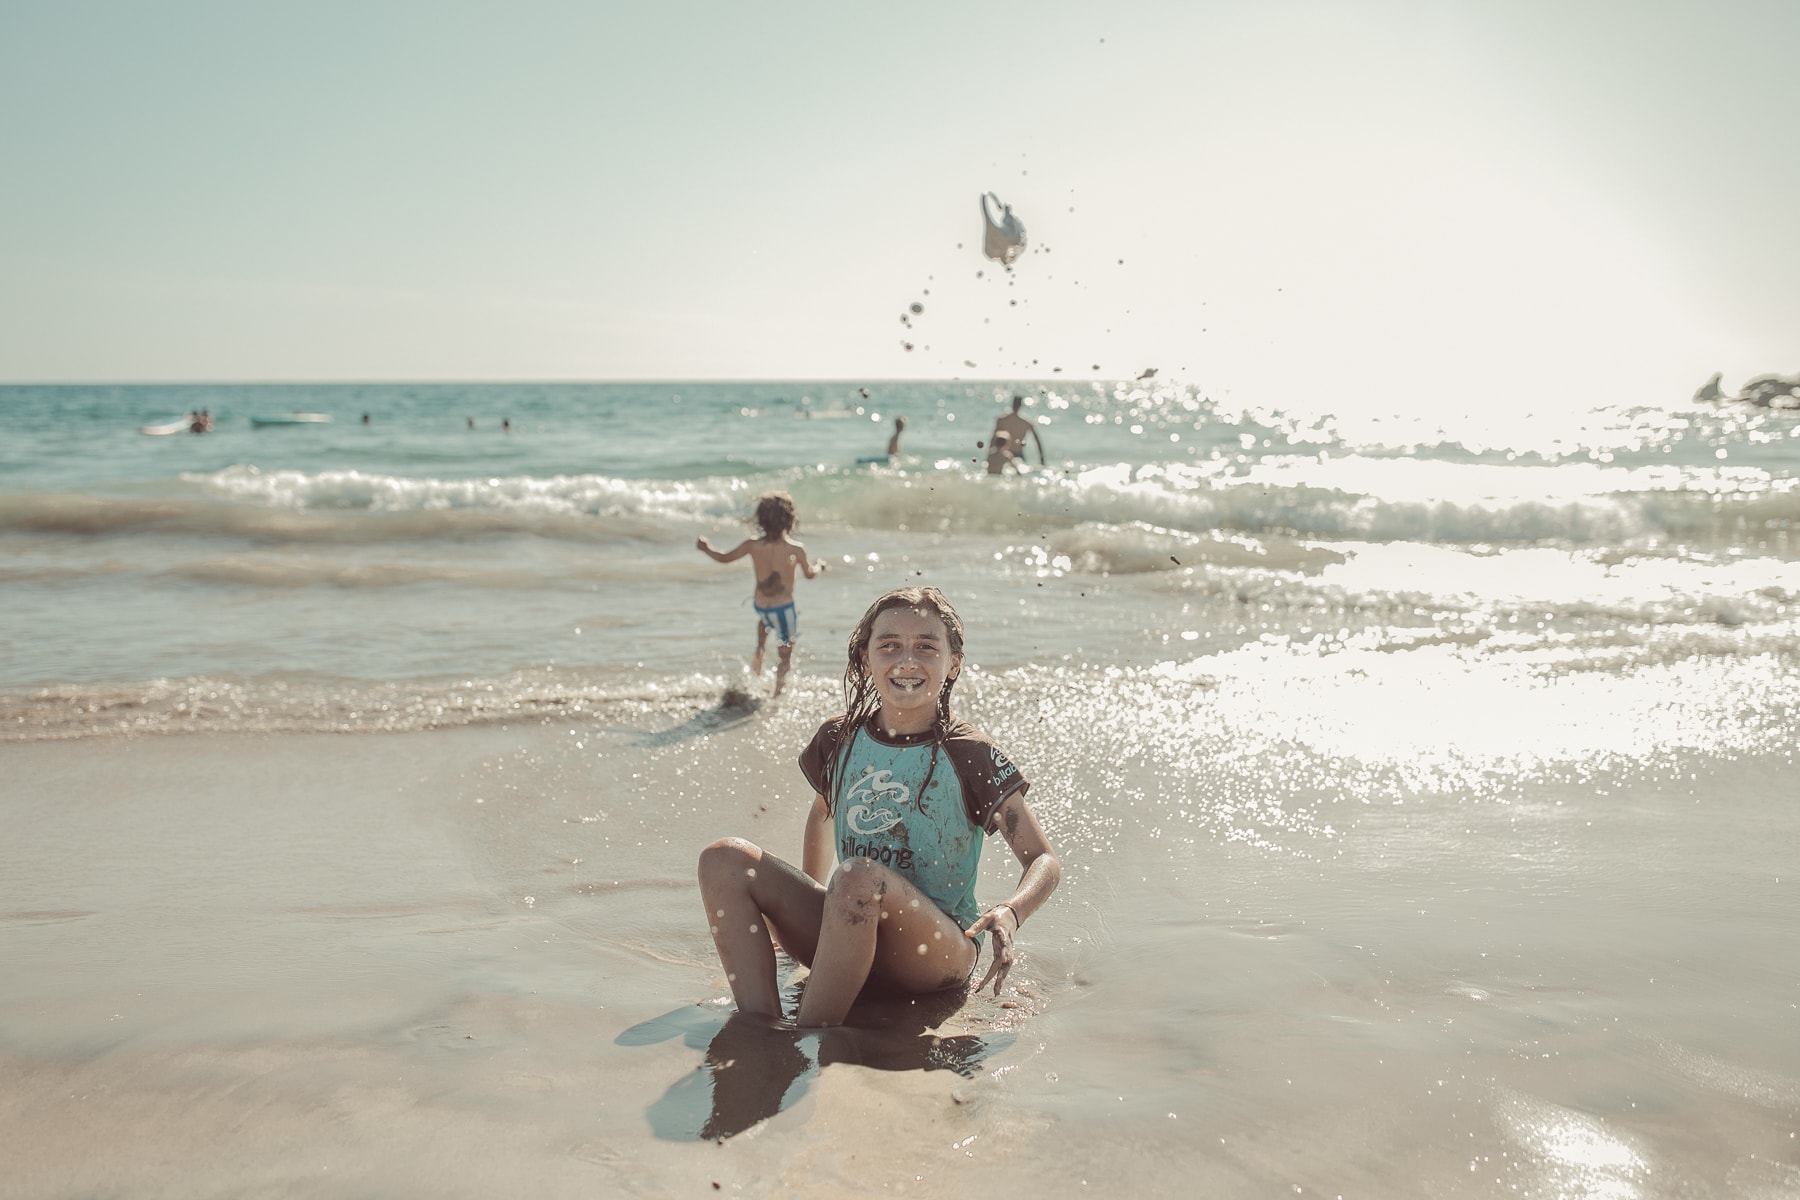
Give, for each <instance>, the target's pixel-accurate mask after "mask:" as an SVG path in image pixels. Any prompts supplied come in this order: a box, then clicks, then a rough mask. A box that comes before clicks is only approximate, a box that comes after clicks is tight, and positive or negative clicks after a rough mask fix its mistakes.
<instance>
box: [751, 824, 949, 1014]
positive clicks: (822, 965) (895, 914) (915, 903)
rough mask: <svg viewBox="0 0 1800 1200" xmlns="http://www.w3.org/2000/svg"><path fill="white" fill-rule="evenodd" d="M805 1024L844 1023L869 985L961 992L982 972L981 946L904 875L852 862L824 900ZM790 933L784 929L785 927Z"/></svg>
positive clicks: (835, 875) (844, 866) (803, 1005)
mask: <svg viewBox="0 0 1800 1200" xmlns="http://www.w3.org/2000/svg"><path fill="white" fill-rule="evenodd" d="M822 901H823V903H822V909H823V911H822V923H821V925H820V926H819V938H818V946H817V948H816V951H815V952H814V954H813V958H812V974H811V975H810V976H809V977H808V978H807V981H806V994H805V995H804V996H803V997H801V1000H800V1016H799V1022H800V1024H802V1025H838V1024H842V1022H843V1020H844V1016H845V1014H846V1013H848V1012H849V1011H850V1005H851V1004H852V1003H854V1002H855V1000H856V996H857V993H858V992H860V991H862V989H863V985H864V984H865V983H867V982H868V981H869V980H870V979H875V980H877V981H879V982H881V983H884V984H887V985H888V986H890V987H893V988H895V989H897V990H900V991H906V992H937V991H942V990H943V989H945V988H949V987H955V986H956V985H958V984H960V983H963V982H964V981H966V980H967V979H968V977H969V972H970V971H971V970H972V969H973V968H974V966H975V942H974V940H973V939H971V938H967V937H964V936H963V931H962V930H961V929H959V928H958V927H957V924H956V922H955V921H953V920H951V919H950V918H949V917H948V916H947V915H945V914H944V912H943V911H942V910H940V909H939V908H938V906H937V905H936V904H934V903H932V901H931V899H930V897H928V896H926V895H925V894H924V893H923V892H921V891H920V890H919V889H918V888H916V887H914V886H913V885H912V883H910V882H909V881H908V880H907V879H906V878H905V877H904V876H902V875H898V874H896V873H895V872H893V871H891V870H889V869H888V868H886V867H884V866H882V865H880V864H879V863H871V862H869V861H868V860H866V859H859V858H853V859H851V860H849V861H848V862H846V863H844V864H842V865H841V866H839V867H838V869H837V870H836V871H835V872H833V873H832V876H831V883H830V885H829V886H828V887H827V888H826V889H825V891H824V893H823V895H822ZM784 928H785V927H784Z"/></svg>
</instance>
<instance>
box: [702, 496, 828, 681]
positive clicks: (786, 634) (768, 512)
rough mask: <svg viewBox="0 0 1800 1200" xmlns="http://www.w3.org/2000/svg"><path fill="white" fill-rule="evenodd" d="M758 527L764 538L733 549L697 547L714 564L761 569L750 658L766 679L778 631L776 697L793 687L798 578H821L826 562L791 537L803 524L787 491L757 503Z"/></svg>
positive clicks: (753, 600)
mask: <svg viewBox="0 0 1800 1200" xmlns="http://www.w3.org/2000/svg"><path fill="white" fill-rule="evenodd" d="M755 520H756V526H757V529H758V531H759V532H760V533H761V535H762V536H760V537H755V538H749V539H747V540H745V541H743V542H740V543H739V544H738V545H737V547H736V548H735V549H732V550H724V551H721V550H715V549H713V547H712V545H711V543H709V542H708V541H707V540H706V539H705V538H700V539H698V540H696V541H695V542H694V546H695V547H696V548H697V549H699V550H700V551H701V552H702V553H704V554H707V555H710V556H711V557H712V559H713V561H714V562H722V563H726V562H736V561H737V560H738V559H740V558H742V557H744V556H745V555H746V554H748V555H749V556H750V565H751V566H753V567H754V568H756V591H755V593H754V595H753V596H752V597H751V603H752V604H753V605H754V607H755V608H756V654H755V655H754V656H753V657H752V658H751V659H750V671H751V673H752V674H754V675H761V674H762V669H763V652H764V651H765V650H766V649H767V648H768V643H769V634H770V633H771V632H773V633H774V634H775V636H776V639H777V640H778V641H779V642H780V646H779V648H778V650H777V654H778V655H779V656H780V665H779V666H778V667H776V669H775V694H776V695H777V696H779V695H781V688H782V685H783V684H785V683H786V682H787V673H788V668H789V667H790V666H792V665H793V657H794V639H796V638H797V637H799V636H800V617H799V614H798V613H797V612H796V611H795V610H794V573H795V572H796V571H798V572H801V573H803V574H804V575H805V576H806V577H807V578H808V579H814V578H816V577H817V576H818V575H819V573H820V572H821V571H823V570H824V569H825V564H824V563H819V564H818V565H817V566H814V565H813V564H812V563H811V562H810V561H809V560H808V559H807V557H806V547H805V546H802V545H801V544H800V543H799V542H796V541H795V540H794V539H793V538H791V537H789V536H788V535H789V534H790V533H792V532H793V531H794V530H795V529H797V528H798V527H799V525H800V519H799V517H798V516H797V515H796V514H795V511H794V498H793V497H792V496H790V495H788V494H787V493H786V492H770V493H769V494H768V495H766V496H759V497H757V500H756V518H755Z"/></svg>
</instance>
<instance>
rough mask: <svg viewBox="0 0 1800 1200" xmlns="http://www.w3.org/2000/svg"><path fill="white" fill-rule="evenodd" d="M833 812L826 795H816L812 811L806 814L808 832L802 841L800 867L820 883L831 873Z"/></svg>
mask: <svg viewBox="0 0 1800 1200" xmlns="http://www.w3.org/2000/svg"><path fill="white" fill-rule="evenodd" d="M833 832H834V830H833V822H832V819H831V812H830V810H828V809H827V808H826V807H825V797H824V796H814V797H813V803H812V811H811V812H809V813H807V814H806V833H805V836H804V839H803V841H802V842H801V849H800V867H801V869H802V870H804V871H805V872H806V873H807V874H808V875H810V876H812V877H813V878H814V879H815V880H817V881H818V882H819V883H824V882H825V877H826V876H827V875H829V874H831V858H832V854H831V837H832V833H833Z"/></svg>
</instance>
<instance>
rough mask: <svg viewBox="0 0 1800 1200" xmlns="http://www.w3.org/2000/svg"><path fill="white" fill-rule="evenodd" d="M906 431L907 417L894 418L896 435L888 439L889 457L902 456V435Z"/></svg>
mask: <svg viewBox="0 0 1800 1200" xmlns="http://www.w3.org/2000/svg"><path fill="white" fill-rule="evenodd" d="M905 432H906V418H905V417H895V418H894V436H893V437H891V438H889V439H888V457H889V458H899V457H900V435H901V434H903V433H905Z"/></svg>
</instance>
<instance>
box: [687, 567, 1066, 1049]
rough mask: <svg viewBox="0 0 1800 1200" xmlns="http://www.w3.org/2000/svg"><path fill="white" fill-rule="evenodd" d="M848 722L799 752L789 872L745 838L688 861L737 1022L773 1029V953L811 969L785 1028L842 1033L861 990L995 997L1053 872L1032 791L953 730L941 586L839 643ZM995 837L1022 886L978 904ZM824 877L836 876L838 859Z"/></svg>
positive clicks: (981, 743)
mask: <svg viewBox="0 0 1800 1200" xmlns="http://www.w3.org/2000/svg"><path fill="white" fill-rule="evenodd" d="M849 652H850V653H849V663H848V665H847V666H846V667H845V669H844V713H843V715H842V716H837V717H833V718H831V719H830V720H828V721H826V722H825V723H824V724H823V725H821V726H819V729H818V732H817V733H815V734H814V735H813V739H812V741H811V742H810V743H809V744H808V745H807V747H806V749H805V750H803V751H802V752H801V754H800V771H801V773H802V774H803V775H805V777H806V782H807V785H808V786H809V787H810V788H811V790H812V791H813V793H814V794H813V802H812V806H811V809H810V811H809V812H808V814H807V817H806V826H805V830H804V837H803V845H802V849H801V861H800V864H799V865H795V864H793V863H789V862H787V861H785V860H783V859H780V858H777V857H775V856H774V855H773V854H770V853H768V852H767V851H765V850H763V849H762V847H760V846H757V845H756V844H755V843H753V842H749V841H746V840H745V839H743V838H737V837H727V838H721V839H719V840H718V841H716V842H713V843H712V844H711V845H709V846H707V847H706V848H705V849H704V850H702V851H701V852H700V864H699V875H700V899H701V901H702V903H704V904H705V906H706V921H707V925H708V926H709V928H710V929H711V930H712V937H713V945H714V946H715V947H716V948H717V950H718V952H719V964H720V966H721V967H723V968H724V972H725V978H726V980H727V982H728V983H729V984H730V986H731V995H732V998H733V999H734V1000H736V1001H737V1007H738V1011H739V1012H741V1013H750V1014H755V1015H758V1016H761V1017H766V1018H777V1019H778V1018H780V1017H781V1016H782V1009H781V992H780V986H779V984H780V981H779V976H778V974H777V962H776V958H775V946H776V944H779V945H780V946H781V948H782V949H783V950H784V951H785V952H786V953H787V954H789V955H791V956H792V957H793V958H795V959H797V960H798V961H800V962H802V963H805V964H806V965H807V966H808V967H810V968H811V969H812V973H811V974H810V975H808V976H807V979H806V990H805V994H804V995H803V996H802V997H801V1000H800V1010H799V1012H798V1013H797V1014H796V1021H797V1023H798V1024H800V1025H803V1026H821V1025H841V1024H843V1022H844V1018H845V1016H846V1015H847V1014H848V1013H849V1011H850V1006H851V1005H852V1004H853V1003H854V1002H855V1000H856V998H857V996H858V994H859V993H861V992H862V991H863V990H864V988H865V987H870V988H875V989H879V990H880V991H882V992H885V993H887V994H889V995H902V996H904V995H914V996H917V995H924V994H929V993H933V992H943V991H948V990H950V989H952V988H967V987H968V986H969V981H970V980H971V979H973V978H974V977H975V969H976V967H977V966H979V965H980V958H981V943H982V940H983V938H984V937H985V936H986V935H988V934H992V935H993V939H994V955H993V963H992V965H991V966H990V967H989V968H988V972H987V974H986V975H984V976H983V977H982V978H981V982H979V983H977V984H976V985H975V987H974V990H975V991H977V992H979V991H980V990H981V989H982V988H984V987H986V986H987V985H988V984H989V983H990V982H991V983H992V984H993V986H994V993H995V995H999V992H1000V988H1001V987H1002V986H1003V985H1004V984H1005V982H1006V976H1007V973H1008V972H1009V971H1010V970H1011V969H1012V966H1013V946H1014V942H1015V940H1016V939H1017V937H1018V934H1019V926H1021V925H1023V924H1024V923H1025V922H1026V921H1028V920H1030V919H1031V915H1032V914H1033V913H1034V912H1036V911H1037V910H1038V909H1039V908H1040V907H1042V905H1043V904H1044V902H1045V901H1047V900H1049V899H1050V893H1051V892H1053V891H1055V890H1056V884H1057V881H1058V880H1059V879H1060V878H1061V876H1062V866H1061V863H1060V862H1059V860H1058V859H1057V856H1056V852H1055V851H1054V850H1053V849H1051V846H1050V842H1049V839H1048V838H1046V837H1045V836H1044V831H1043V829H1042V828H1041V827H1040V826H1039V825H1038V821H1037V818H1036V817H1035V816H1034V815H1033V814H1032V811H1031V809H1030V807H1029V806H1027V805H1026V803H1025V791H1026V788H1027V786H1028V785H1027V783H1026V782H1025V777H1024V776H1023V775H1022V774H1020V773H1019V769H1018V767H1016V766H1014V765H1013V763H1012V760H1011V759H1009V758H1008V757H1007V756H1006V754H1005V753H1004V752H1003V751H1002V750H1001V749H1000V747H998V746H996V745H995V744H994V743H993V741H992V740H990V739H989V738H988V737H987V735H985V734H983V733H982V732H981V731H979V730H977V729H975V728H974V727H973V726H971V725H969V724H968V723H966V722H963V721H958V720H956V719H955V717H954V715H953V714H952V712H951V708H950V691H951V689H952V688H953V687H955V685H956V679H957V676H958V675H960V674H961V673H962V668H963V624H962V621H961V619H960V618H958V617H957V615H956V610H955V609H954V608H952V607H951V606H950V602H949V600H947V599H946V598H945V597H944V594H943V593H942V592H940V591H938V590H937V589H936V588H931V587H918V588H901V589H898V590H896V591H892V592H888V593H886V594H885V595H883V596H880V597H878V598H877V599H876V601H875V603H873V604H871V605H870V606H869V610H868V612H866V613H864V614H863V619H862V620H861V621H860V622H858V624H857V626H856V629H855V630H854V631H853V632H852V633H851V634H850V644H849ZM996 833H997V834H999V835H1001V836H1002V837H1004V838H1005V839H1006V842H1007V845H1008V846H1009V847H1010V848H1011V850H1012V852H1013V856H1014V857H1015V858H1017V859H1018V861H1019V867H1020V874H1019V882H1018V884H1017V885H1016V886H1015V887H1013V888H1012V889H1011V890H1009V891H1007V892H1006V893H1005V896H1006V898H1005V899H1004V900H1001V901H999V902H998V903H993V904H984V903H982V902H980V901H978V900H977V899H976V897H975V892H976V887H977V884H978V882H979V878H980V874H981V871H980V866H981V848H982V844H983V835H984V834H996ZM834 859H835V861H836V866H835V868H834V866H833V860H834Z"/></svg>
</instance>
